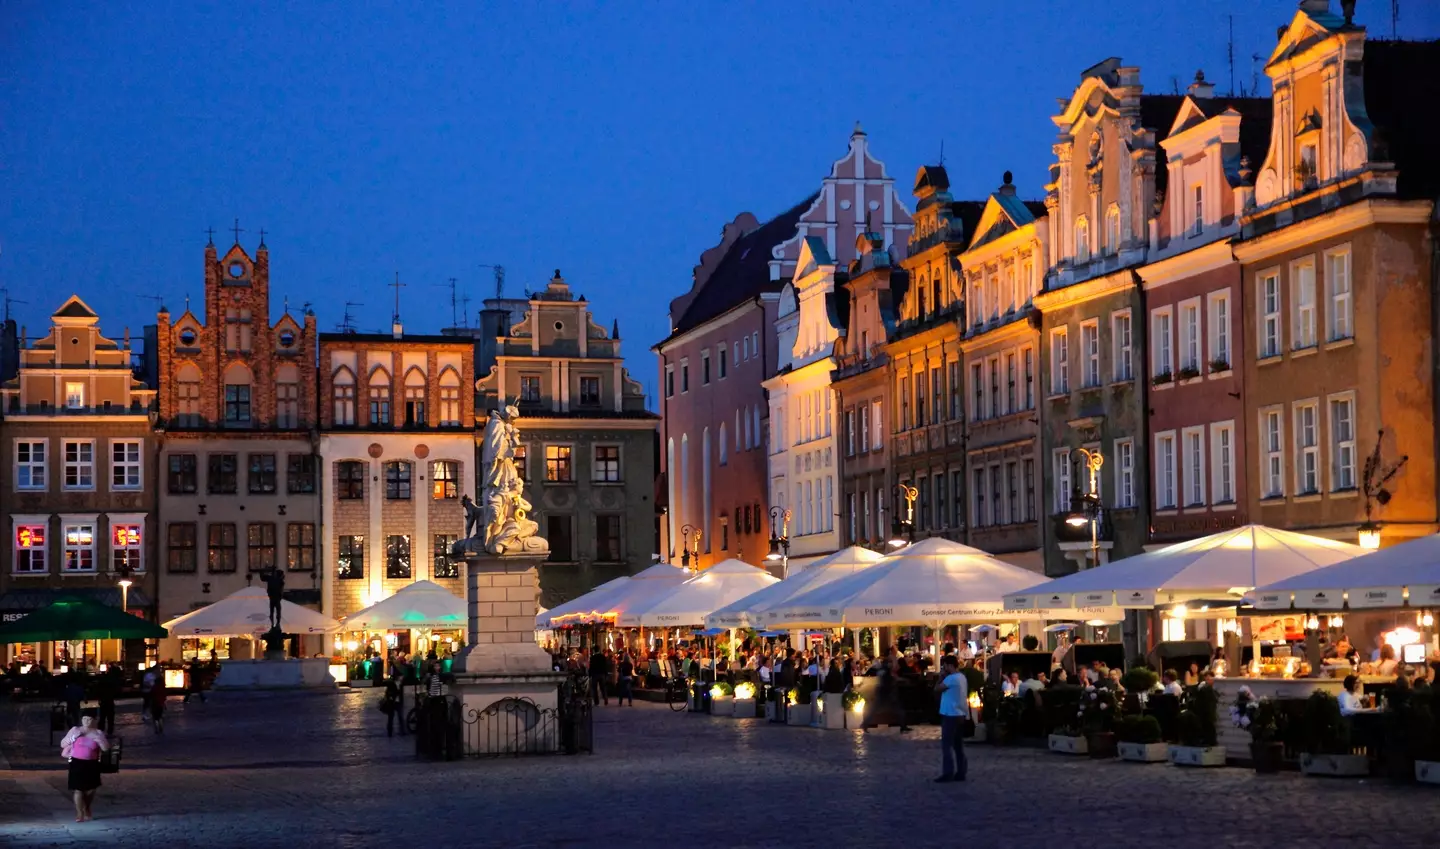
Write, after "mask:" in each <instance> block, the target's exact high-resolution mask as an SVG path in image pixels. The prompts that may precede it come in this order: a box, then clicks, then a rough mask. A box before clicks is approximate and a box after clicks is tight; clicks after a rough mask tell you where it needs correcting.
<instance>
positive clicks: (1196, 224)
mask: <svg viewBox="0 0 1440 849" xmlns="http://www.w3.org/2000/svg"><path fill="white" fill-rule="evenodd" d="M1190 207H1191V208H1190V235H1192V236H1198V235H1200V234H1201V233H1203V232H1205V187H1204V186H1203V185H1202V184H1200V183H1196V184H1195V185H1194V186H1192V187H1191V188H1190Z"/></svg>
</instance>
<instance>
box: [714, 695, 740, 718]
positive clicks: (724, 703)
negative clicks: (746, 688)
mask: <svg viewBox="0 0 1440 849" xmlns="http://www.w3.org/2000/svg"><path fill="white" fill-rule="evenodd" d="M710 715H711V716H734V715H735V697H734V696H711V697H710Z"/></svg>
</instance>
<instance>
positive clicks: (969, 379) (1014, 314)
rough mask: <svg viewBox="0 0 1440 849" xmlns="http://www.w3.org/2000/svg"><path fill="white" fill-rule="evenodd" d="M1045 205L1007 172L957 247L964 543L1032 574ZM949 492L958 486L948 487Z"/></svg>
mask: <svg viewBox="0 0 1440 849" xmlns="http://www.w3.org/2000/svg"><path fill="white" fill-rule="evenodd" d="M1047 225H1048V219H1046V217H1045V206H1044V204H1042V203H1038V202H1033V201H1032V202H1027V201H1022V200H1020V198H1019V197H1018V196H1017V195H1016V191H1015V186H1014V183H1013V181H1012V179H1011V175H1010V172H1008V171H1007V172H1005V176H1004V181H1003V183H1002V185H1001V186H1000V188H998V189H997V190H996V191H995V192H994V193H993V194H991V195H990V197H989V199H988V200H986V201H985V206H984V209H983V211H982V212H981V214H980V216H979V221H978V222H977V223H976V224H975V226H974V233H973V235H971V237H970V239H969V244H968V245H967V247H966V248H965V251H964V253H962V254H960V257H959V262H960V267H961V269H962V271H963V273H964V292H965V303H966V306H967V310H966V312H965V315H964V316H963V317H962V319H961V321H962V324H963V330H962V333H961V337H960V341H959V347H960V351H961V363H960V374H961V375H962V377H961V378H960V380H961V382H962V385H963V386H964V387H965V388H966V391H965V392H964V395H963V398H964V400H963V401H962V402H961V403H962V404H963V405H964V407H965V411H966V414H967V419H968V422H969V427H968V429H967V433H966V446H965V447H966V450H965V468H964V469H963V470H962V471H961V473H960V474H961V475H962V478H963V480H964V481H965V482H966V483H968V488H967V493H968V498H967V504H966V515H967V521H968V525H967V527H968V528H969V535H968V536H967V538H966V540H967V544H969V545H973V546H975V547H977V548H979V549H981V550H983V551H988V552H990V553H992V554H995V555H996V556H1000V557H1003V558H1005V559H1006V560H1008V561H1012V562H1015V563H1017V564H1018V565H1023V566H1025V567H1027V568H1032V569H1035V570H1036V571H1041V569H1042V567H1043V561H1044V556H1043V553H1042V552H1043V550H1044V547H1045V540H1046V536H1047V534H1046V523H1045V522H1044V521H1043V520H1042V517H1043V516H1045V510H1044V503H1043V501H1044V477H1043V475H1044V464H1043V458H1042V456H1041V453H1040V447H1039V442H1040V415H1041V412H1042V410H1041V404H1040V397H1041V391H1042V389H1043V384H1042V382H1041V380H1040V332H1039V330H1040V315H1039V313H1038V312H1037V311H1036V310H1035V303H1034V302H1035V296H1036V295H1038V294H1039V292H1040V281H1041V277H1042V275H1043V274H1044V267H1045V262H1046V257H1047V253H1046V251H1047V243H1048V237H1049V230H1048V226H1047ZM956 491H957V495H958V492H959V486H958V484H957V486H956Z"/></svg>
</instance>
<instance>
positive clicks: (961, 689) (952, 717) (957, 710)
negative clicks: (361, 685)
mask: <svg viewBox="0 0 1440 849" xmlns="http://www.w3.org/2000/svg"><path fill="white" fill-rule="evenodd" d="M935 692H937V693H939V694H940V760H941V770H940V777H939V778H937V779H935V783H936V784H948V783H949V782H952V781H964V780H965V772H966V763H965V731H964V724H965V720H966V719H968V718H969V716H970V705H969V703H968V702H967V700H966V699H967V696H968V694H967V693H966V685H965V676H964V675H961V674H960V667H959V664H958V663H957V662H956V659H955V658H954V657H953V656H952V657H945V658H943V659H941V661H940V680H939V682H937V683H936V684H935Z"/></svg>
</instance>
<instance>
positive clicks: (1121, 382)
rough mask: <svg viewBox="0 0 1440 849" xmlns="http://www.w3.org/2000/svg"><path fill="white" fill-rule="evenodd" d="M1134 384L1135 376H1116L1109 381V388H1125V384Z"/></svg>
mask: <svg viewBox="0 0 1440 849" xmlns="http://www.w3.org/2000/svg"><path fill="white" fill-rule="evenodd" d="M1134 385H1135V378H1133V377H1123V378H1117V379H1115V380H1112V381H1110V388H1111V389H1123V388H1125V387H1127V386H1134Z"/></svg>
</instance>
